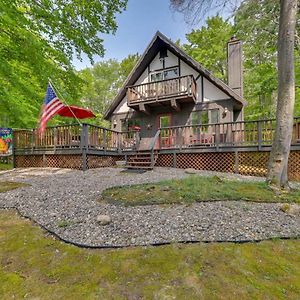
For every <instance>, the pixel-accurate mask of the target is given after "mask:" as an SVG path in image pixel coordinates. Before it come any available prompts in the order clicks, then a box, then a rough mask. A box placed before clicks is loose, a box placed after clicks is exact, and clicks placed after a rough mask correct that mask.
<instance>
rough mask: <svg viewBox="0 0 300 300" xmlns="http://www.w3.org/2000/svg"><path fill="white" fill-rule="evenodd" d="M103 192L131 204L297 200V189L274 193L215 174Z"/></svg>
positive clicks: (262, 185) (106, 196)
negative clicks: (280, 193)
mask: <svg viewBox="0 0 300 300" xmlns="http://www.w3.org/2000/svg"><path fill="white" fill-rule="evenodd" d="M102 196H103V199H104V200H105V201H108V202H113V203H119V204H124V205H133V206H135V205H149V204H171V203H188V204H191V203H194V202H199V201H219V200H234V201H253V202H296V203H300V190H295V191H291V192H290V193H283V194H282V195H276V194H275V193H274V192H273V191H272V190H271V189H270V188H269V187H268V185H267V183H265V182H240V181H235V180H225V179H224V180H223V179H221V178H219V177H217V176H213V177H201V176H190V177H188V178H185V179H180V180H172V181H171V180H168V181H162V182H159V183H157V184H142V185H133V186H124V187H113V188H109V189H107V190H105V191H104V192H103V194H102Z"/></svg>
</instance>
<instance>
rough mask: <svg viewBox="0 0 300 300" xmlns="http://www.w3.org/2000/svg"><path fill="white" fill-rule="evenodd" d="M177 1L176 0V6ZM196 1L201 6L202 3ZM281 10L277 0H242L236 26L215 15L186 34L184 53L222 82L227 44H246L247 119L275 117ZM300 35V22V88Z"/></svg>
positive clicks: (299, 76)
mask: <svg viewBox="0 0 300 300" xmlns="http://www.w3.org/2000/svg"><path fill="white" fill-rule="evenodd" d="M171 2H172V1H171ZM175 2H176V1H173V5H174V3H175ZM188 2H189V1H188V0H187V1H182V3H183V4H184V3H185V4H187V3H188ZM196 2H197V3H198V5H199V3H200V2H201V1H196ZM203 3H204V2H203ZM177 5H181V4H177ZM193 5H197V4H196V3H194V4H193ZM203 5H204V4H203ZM182 8H184V7H182ZM185 9H188V8H187V7H186V8H185ZM279 10H280V7H279V1H277V0H263V1H256V0H247V1H243V2H242V4H241V5H240V7H239V8H238V9H237V10H236V11H235V13H234V19H233V21H234V22H233V24H231V23H230V22H229V21H225V20H223V19H222V18H221V17H219V16H216V17H212V18H208V19H207V22H206V26H203V27H202V28H201V29H199V30H193V31H192V32H191V33H189V34H187V40H188V42H189V43H188V44H187V45H184V48H185V50H186V51H187V52H188V53H189V54H190V55H191V56H192V57H193V58H195V59H196V60H198V61H199V62H200V63H201V64H202V65H204V67H206V68H207V69H208V70H210V71H212V73H213V74H214V75H215V76H217V77H219V78H220V79H223V80H226V77H227V76H226V69H227V61H226V43H227V41H228V40H229V38H230V37H231V36H232V35H235V36H236V37H237V38H239V39H241V40H242V41H243V51H244V96H245V98H246V100H247V101H248V103H249V105H248V106H247V107H246V110H245V117H246V118H247V119H258V118H269V117H275V109H276V99H277V76H278V75H277V33H278V22H279ZM299 36H300V23H299V22H298V24H297V36H296V48H295V72H296V85H298V86H300V40H299ZM294 114H295V115H296V116H298V115H300V88H296V104H295V113H294Z"/></svg>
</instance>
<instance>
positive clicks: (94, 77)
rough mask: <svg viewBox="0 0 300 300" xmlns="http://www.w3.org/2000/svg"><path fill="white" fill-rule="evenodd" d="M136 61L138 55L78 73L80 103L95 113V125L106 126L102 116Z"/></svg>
mask: <svg viewBox="0 0 300 300" xmlns="http://www.w3.org/2000/svg"><path fill="white" fill-rule="evenodd" d="M138 59H139V54H130V55H128V56H127V57H126V58H124V59H123V60H122V61H121V62H119V61H117V60H115V59H110V60H107V61H102V62H99V63H97V64H95V65H94V66H93V67H91V68H87V69H84V70H82V71H81V72H80V77H81V79H82V80H83V81H84V85H83V91H82V95H81V102H82V103H83V104H84V105H87V106H88V107H90V108H91V109H93V110H94V111H95V112H96V115H97V119H96V120H95V122H97V124H102V125H103V126H105V125H108V123H107V122H105V121H104V120H103V117H102V116H103V114H104V112H105V110H106V109H107V108H108V106H109V105H110V103H111V102H112V101H113V99H114V97H115V96H116V95H117V93H118V91H119V89H120V87H121V86H122V84H123V83H124V81H125V79H126V77H127V76H128V75H129V73H130V72H131V70H132V69H133V67H134V66H135V64H136V62H137V60H138Z"/></svg>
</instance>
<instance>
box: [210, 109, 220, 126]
mask: <svg viewBox="0 0 300 300" xmlns="http://www.w3.org/2000/svg"><path fill="white" fill-rule="evenodd" d="M210 123H212V124H214V123H219V110H218V109H212V110H211V111H210Z"/></svg>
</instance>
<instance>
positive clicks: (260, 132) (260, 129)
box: [257, 120, 262, 151]
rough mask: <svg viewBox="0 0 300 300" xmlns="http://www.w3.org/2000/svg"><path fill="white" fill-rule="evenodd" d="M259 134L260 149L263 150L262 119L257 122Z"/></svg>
mask: <svg viewBox="0 0 300 300" xmlns="http://www.w3.org/2000/svg"><path fill="white" fill-rule="evenodd" d="M257 136H258V151H261V146H262V127H261V121H260V120H259V121H258V122H257Z"/></svg>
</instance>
